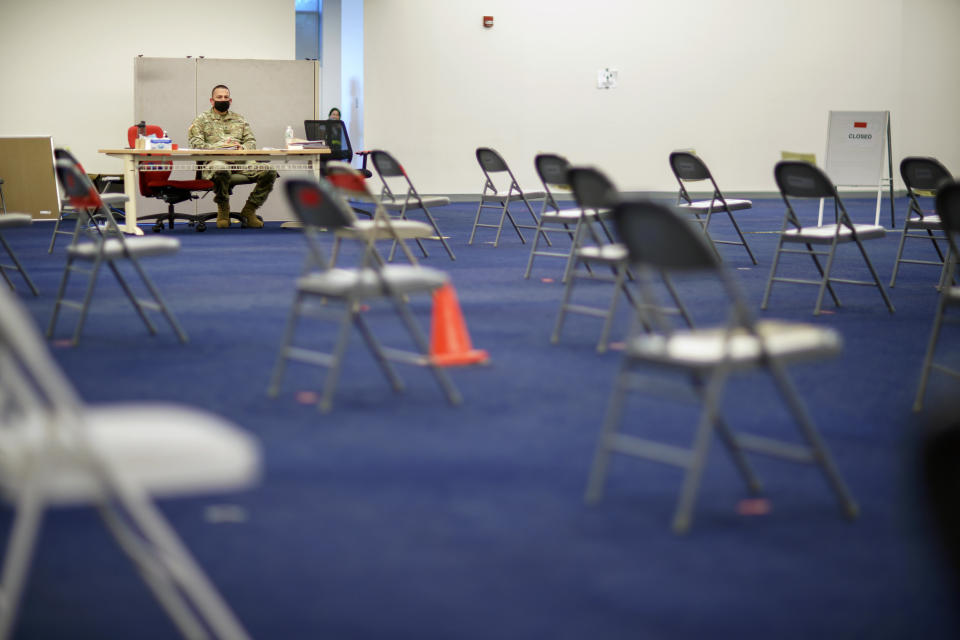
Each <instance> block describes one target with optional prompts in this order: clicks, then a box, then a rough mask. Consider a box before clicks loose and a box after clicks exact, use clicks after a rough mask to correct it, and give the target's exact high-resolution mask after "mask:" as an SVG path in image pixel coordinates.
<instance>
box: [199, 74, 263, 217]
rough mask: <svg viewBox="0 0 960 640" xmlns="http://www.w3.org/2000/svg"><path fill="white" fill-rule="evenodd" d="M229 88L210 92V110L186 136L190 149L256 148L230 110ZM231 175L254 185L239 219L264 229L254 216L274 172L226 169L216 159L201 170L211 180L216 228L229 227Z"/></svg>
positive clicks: (242, 121) (246, 127) (250, 134)
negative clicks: (245, 179)
mask: <svg viewBox="0 0 960 640" xmlns="http://www.w3.org/2000/svg"><path fill="white" fill-rule="evenodd" d="M231 102H232V100H231V98H230V89H229V88H227V86H226V85H222V84H218V85H217V86H215V87H214V88H213V91H212V92H211V93H210V105H211V106H210V110H209V111H204V112H203V113H201V114H200V115H198V116H197V117H196V118H195V119H194V121H193V124H191V125H190V129H189V130H188V131H187V137H188V138H189V140H190V147H191V148H193V149H256V148H257V139H256V138H255V137H254V136H253V130H252V129H250V125H249V124H247V121H246V120H245V119H244V117H243V116H241V115H240V114H239V113H235V112H232V111H230V103H231ZM231 173H232V174H235V175H241V176H244V177H245V178H249V180H247V181H249V182H256V184H257V186H256V187H254V189H253V192H252V193H251V194H250V197H249V198H247V202H246V204H244V205H243V210H242V211H241V212H240V218H241V219H242V220H243V223H244V224H245V225H246V226H248V227H252V228H254V229H259V228H260V227H262V226H263V222H261V221H260V219H259V218H258V217H257V215H256V211H257V209H258V208H260V205H262V204H263V203H264V201H265V200H266V199H267V196H268V195H269V194H270V191H271V190H273V183H274V182H275V181H276V179H277V172H276V171H273V170H265V171H255V170H233V171H231V170H229V169H228V168H227V164H226V163H225V162H222V161H219V160H215V161H213V162H210V163H208V164H207V165H206V166H204V168H203V178H204V180H212V181H213V193H214V198H213V201H214V202H216V203H217V228H219V229H226V228H227V227H229V226H230V176H231Z"/></svg>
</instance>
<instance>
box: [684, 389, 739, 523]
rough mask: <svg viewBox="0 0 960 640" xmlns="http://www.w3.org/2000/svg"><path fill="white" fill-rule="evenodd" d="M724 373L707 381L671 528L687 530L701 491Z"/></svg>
mask: <svg viewBox="0 0 960 640" xmlns="http://www.w3.org/2000/svg"><path fill="white" fill-rule="evenodd" d="M726 381H727V374H726V372H725V371H721V370H717V371H715V372H714V373H713V374H712V375H711V376H710V378H709V379H708V380H707V384H706V388H705V389H704V391H703V394H702V396H703V410H702V412H701V414H700V424H699V425H697V431H696V435H695V436H694V441H693V450H692V453H693V455H692V456H691V457H690V462H689V465H688V467H687V471H686V473H685V474H684V478H683V488H682V489H681V491H680V498H679V499H678V500H677V508H676V511H674V515H673V531H674V532H675V533H686V532H687V531H688V530H689V529H690V524H691V523H692V522H693V505H694V503H695V502H696V499H697V493H698V492H699V490H700V479H701V478H702V477H703V470H704V467H705V466H706V463H707V453H708V452H709V451H710V440H711V436H712V435H713V427H714V424H715V423H716V421H717V419H718V417H719V416H718V410H719V405H720V394H721V392H722V391H723V388H724V386H725V385H726Z"/></svg>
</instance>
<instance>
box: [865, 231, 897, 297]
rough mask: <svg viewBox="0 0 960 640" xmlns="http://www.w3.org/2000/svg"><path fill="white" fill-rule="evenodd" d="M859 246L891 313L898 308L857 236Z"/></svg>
mask: <svg viewBox="0 0 960 640" xmlns="http://www.w3.org/2000/svg"><path fill="white" fill-rule="evenodd" d="M857 248H859V249H860V255H862V256H863V260H864V262H866V263H867V267H868V268H869V269H870V275H871V276H873V282H874V284H876V285H877V290H878V291H880V297H881V298H883V302H884V304H886V305H887V310H888V311H889V312H890V313H894V312H895V311H896V309H894V308H893V302H891V301H890V296H888V295H887V290H886V289H884V288H883V283H882V282H880V276H879V275H878V274H877V270H876V269H874V268H873V262H871V261H870V256H868V255H867V250H866V249H864V248H863V243H861V242H860V239H859V238H857Z"/></svg>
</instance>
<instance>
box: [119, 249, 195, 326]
mask: <svg viewBox="0 0 960 640" xmlns="http://www.w3.org/2000/svg"><path fill="white" fill-rule="evenodd" d="M131 262H133V267H134V268H135V269H136V270H137V273H138V274H139V275H140V280H142V281H143V284H144V285H145V286H146V287H147V291H149V292H150V295H151V296H152V297H153V300H154V302H155V303H156V304H157V306H158V307H160V313H161V314H163V317H164V318H166V319H167V322H168V323H169V324H170V326H171V327H172V328H173V331H174V333H176V334H177V337H178V338H179V339H180V342H182V343H184V344H186V343H187V342H188V340H189V339H188V338H187V334H186V332H185V331H184V330H183V327H181V326H180V323H179V322H178V321H177V318H176V316H174V315H173V312H172V311H170V307H168V306H167V303H166V301H165V300H164V299H163V296H161V295H160V290H159V289H157V288H156V287H155V286H153V280H151V279H150V278H148V277H147V274H146V272H145V271H144V270H143V268H142V267H141V266H140V263H139V262H138V261H137V260H131ZM111 264H112V263H111Z"/></svg>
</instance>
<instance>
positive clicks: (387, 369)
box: [354, 313, 403, 391]
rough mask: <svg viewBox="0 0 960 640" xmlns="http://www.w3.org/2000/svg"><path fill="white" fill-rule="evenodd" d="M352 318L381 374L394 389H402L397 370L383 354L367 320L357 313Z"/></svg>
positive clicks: (401, 381)
mask: <svg viewBox="0 0 960 640" xmlns="http://www.w3.org/2000/svg"><path fill="white" fill-rule="evenodd" d="M354 320H355V324H356V325H357V329H359V331H360V335H361V336H363V339H364V341H365V342H366V343H367V346H368V347H369V348H370V353H372V354H373V357H374V359H375V360H376V361H377V364H379V365H380V369H381V370H382V371H383V375H385V376H386V378H387V381H388V382H389V383H390V386H391V387H393V390H394V391H403V380H401V379H400V376H399V375H397V372H396V370H395V369H394V368H393V366H392V365H391V364H390V361H389V360H387V357H386V356H385V355H384V354H383V349H382V348H381V347H380V342H379V341H378V340H377V339H376V337H375V336H374V335H373V332H372V331H370V326H369V325H368V324H367V321H366V320H364V319H363V316H362V315H360V314H359V313H358V314H356V315H354Z"/></svg>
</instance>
